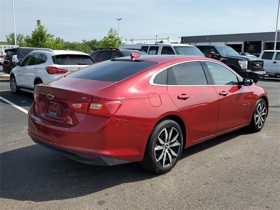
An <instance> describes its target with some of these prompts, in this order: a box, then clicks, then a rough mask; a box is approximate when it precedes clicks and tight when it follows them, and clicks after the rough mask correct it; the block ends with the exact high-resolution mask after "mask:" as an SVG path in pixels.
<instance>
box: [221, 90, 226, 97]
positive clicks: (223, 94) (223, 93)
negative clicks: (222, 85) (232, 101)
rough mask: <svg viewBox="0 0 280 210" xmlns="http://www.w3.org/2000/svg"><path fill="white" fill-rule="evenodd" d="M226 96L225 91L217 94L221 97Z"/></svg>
mask: <svg viewBox="0 0 280 210" xmlns="http://www.w3.org/2000/svg"><path fill="white" fill-rule="evenodd" d="M227 94H228V92H227V91H224V90H223V91H222V92H219V95H221V96H226V95H227Z"/></svg>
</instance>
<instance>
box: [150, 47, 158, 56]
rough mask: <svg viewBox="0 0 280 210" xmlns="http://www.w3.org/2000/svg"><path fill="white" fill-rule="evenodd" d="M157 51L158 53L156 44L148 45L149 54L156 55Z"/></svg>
mask: <svg viewBox="0 0 280 210" xmlns="http://www.w3.org/2000/svg"><path fill="white" fill-rule="evenodd" d="M157 53H158V47H157V46H152V47H150V49H149V53H148V54H150V55H157Z"/></svg>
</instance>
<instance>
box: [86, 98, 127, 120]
mask: <svg viewBox="0 0 280 210" xmlns="http://www.w3.org/2000/svg"><path fill="white" fill-rule="evenodd" d="M121 105H122V102H121V101H96V102H92V103H91V104H90V106H89V110H88V112H89V114H93V115H99V116H106V117H110V116H112V115H114V114H115V113H116V112H117V111H118V109H119V108H120V106H121Z"/></svg>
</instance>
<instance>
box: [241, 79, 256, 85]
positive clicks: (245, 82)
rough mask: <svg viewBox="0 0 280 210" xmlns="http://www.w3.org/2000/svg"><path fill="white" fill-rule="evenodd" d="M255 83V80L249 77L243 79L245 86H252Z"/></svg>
mask: <svg viewBox="0 0 280 210" xmlns="http://www.w3.org/2000/svg"><path fill="white" fill-rule="evenodd" d="M253 83H254V82H253V80H252V79H248V78H244V79H243V81H242V85H244V86H251V85H252V84H253Z"/></svg>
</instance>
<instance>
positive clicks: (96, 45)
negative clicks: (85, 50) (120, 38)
mask: <svg viewBox="0 0 280 210" xmlns="http://www.w3.org/2000/svg"><path fill="white" fill-rule="evenodd" d="M83 44H84V45H86V46H88V47H89V48H90V51H91V50H93V49H96V48H100V47H101V46H100V41H97V40H96V39H93V40H90V41H86V40H83Z"/></svg>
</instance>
